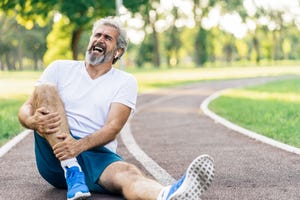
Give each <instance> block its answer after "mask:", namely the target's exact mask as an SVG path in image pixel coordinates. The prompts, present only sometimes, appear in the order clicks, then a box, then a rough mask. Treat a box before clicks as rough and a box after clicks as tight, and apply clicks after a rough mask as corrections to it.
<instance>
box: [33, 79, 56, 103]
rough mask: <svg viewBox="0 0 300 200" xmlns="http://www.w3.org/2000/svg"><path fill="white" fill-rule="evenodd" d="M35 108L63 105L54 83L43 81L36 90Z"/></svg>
mask: <svg viewBox="0 0 300 200" xmlns="http://www.w3.org/2000/svg"><path fill="white" fill-rule="evenodd" d="M34 104H35V108H39V107H41V106H47V107H48V106H50V107H58V106H60V105H62V101H61V99H60V96H59V93H58V90H57V88H56V86H55V85H54V84H49V83H43V84H40V85H38V86H36V87H35V90H34Z"/></svg>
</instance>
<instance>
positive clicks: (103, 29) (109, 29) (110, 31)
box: [94, 25, 118, 36]
mask: <svg viewBox="0 0 300 200" xmlns="http://www.w3.org/2000/svg"><path fill="white" fill-rule="evenodd" d="M94 33H102V34H106V35H111V36H117V35H118V30H117V29H116V28H115V27H113V26H110V25H101V26H99V27H98V28H96V30H95V32H94Z"/></svg>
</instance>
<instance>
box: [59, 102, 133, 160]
mask: <svg viewBox="0 0 300 200" xmlns="http://www.w3.org/2000/svg"><path fill="white" fill-rule="evenodd" d="M130 113H131V108H129V107H128V106H125V105H123V104H121V103H112V104H111V108H110V111H109V114H108V117H107V120H106V123H105V125H104V126H103V127H102V128H101V129H100V130H98V131H96V132H94V133H92V134H91V135H89V136H87V137H84V138H82V139H80V140H74V139H73V138H72V137H71V136H70V137H69V138H66V139H65V140H64V141H62V142H60V143H58V144H56V145H55V146H54V147H53V150H54V154H55V155H56V157H57V158H58V159H60V160H63V159H67V158H70V157H74V156H77V155H78V154H80V153H81V152H83V151H86V150H88V149H92V148H94V147H97V146H104V145H106V144H108V143H109V142H111V141H113V140H114V139H115V138H116V137H117V135H118V133H119V132H120V131H121V129H122V128H123V126H124V125H125V123H126V121H127V120H128V118H129V116H130Z"/></svg>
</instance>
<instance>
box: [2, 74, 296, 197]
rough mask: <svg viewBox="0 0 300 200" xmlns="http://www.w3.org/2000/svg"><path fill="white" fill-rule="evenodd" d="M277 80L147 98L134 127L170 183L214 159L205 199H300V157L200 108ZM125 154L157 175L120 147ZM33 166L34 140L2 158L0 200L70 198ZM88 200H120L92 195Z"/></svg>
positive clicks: (195, 87) (212, 85) (203, 86)
mask: <svg viewBox="0 0 300 200" xmlns="http://www.w3.org/2000/svg"><path fill="white" fill-rule="evenodd" d="M272 79H275V78H253V79H242V80H228V81H212V82H206V83H198V84H192V85H189V86H184V87H178V88H174V89H170V90H162V91H159V92H155V93H151V94H143V95H141V96H139V99H138V109H139V110H138V112H137V113H136V115H135V116H134V117H133V119H132V120H131V121H130V127H129V128H130V130H131V133H132V135H133V136H134V138H135V141H136V142H137V144H138V145H139V147H140V148H141V149H142V151H143V152H144V153H145V154H146V155H147V156H149V157H150V158H151V159H152V160H153V161H154V162H156V163H157V165H158V166H159V167H161V168H162V169H164V170H165V171H166V172H167V173H168V174H169V175H170V176H171V178H175V179H177V178H179V177H180V176H181V175H182V174H183V172H184V170H185V168H186V167H187V166H188V164H189V163H190V162H191V161H192V160H193V159H194V158H195V157H197V156H198V155H199V154H204V153H205V154H209V155H211V156H212V157H214V160H215V165H216V175H215V180H214V182H213V184H212V186H211V187H210V188H209V190H208V191H207V192H206V193H205V194H204V195H203V198H202V199H222V200H223V199H226V200H231V199H232V200H236V199H239V200H240V199H249V200H253V199H255V200H256V199H263V200H268V199H270V200H271V199H272V200H274V199H278V200H287V199H288V200H294V199H295V200H296V199H300V191H299V188H300V182H299V177H300V158H299V156H298V155H296V154H293V153H288V152H285V151H283V150H280V149H277V148H275V147H271V146H269V145H266V144H263V143H260V142H257V141H255V140H253V139H250V138H248V137H246V136H244V135H240V134H238V133H236V132H234V131H232V130H230V129H228V128H226V127H224V126H222V125H220V124H217V123H215V122H214V121H213V120H211V119H210V118H208V117H207V116H205V115H204V114H203V113H202V112H201V110H200V109H199V106H200V104H201V102H202V101H203V100H204V99H205V98H207V97H208V96H209V95H211V94H213V93H215V92H216V91H219V90H222V89H225V88H232V87H241V86H246V85H253V84H260V83H263V82H265V81H270V80H272ZM145 105H146V106H145ZM119 153H120V154H121V155H122V156H123V157H124V158H125V159H126V160H127V161H129V162H132V163H134V164H136V165H138V166H139V167H140V168H142V169H143V170H144V172H145V173H146V174H147V175H149V176H153V175H152V174H151V173H149V172H148V171H147V170H146V169H145V168H144V166H143V165H142V164H141V163H139V162H138V161H137V160H136V158H135V157H134V156H133V155H132V154H131V153H130V152H129V151H128V150H127V148H126V147H125V145H124V143H123V142H122V140H120V148H119ZM34 159H35V158H34V153H33V137H32V135H29V136H27V137H26V138H25V139H24V140H22V141H21V142H20V143H19V144H17V145H16V146H15V147H14V148H13V149H11V150H10V151H9V152H8V153H7V154H5V155H4V156H2V157H0V184H1V187H0V193H1V195H0V199H1V200H2V199H3V200H4V199H32V200H33V199H49V200H50V199H51V200H52V199H53V200H54V199H65V192H66V191H65V190H58V189H54V188H53V187H52V186H50V185H49V184H47V183H46V182H45V181H44V180H43V179H42V178H41V177H40V176H39V174H38V172H37V169H36V167H35V161H34ZM163 178H164V177H162V179H163ZM166 178H170V177H166ZM168 181H169V180H166V182H168ZM90 199H102V200H112V199H122V198H120V197H111V196H107V195H99V194H93V196H92V198H90Z"/></svg>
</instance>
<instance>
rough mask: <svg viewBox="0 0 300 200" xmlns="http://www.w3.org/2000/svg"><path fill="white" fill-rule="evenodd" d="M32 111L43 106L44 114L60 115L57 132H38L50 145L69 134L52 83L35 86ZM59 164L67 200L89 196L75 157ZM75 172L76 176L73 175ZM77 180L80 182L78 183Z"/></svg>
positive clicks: (61, 106) (60, 104) (65, 119)
mask: <svg viewBox="0 0 300 200" xmlns="http://www.w3.org/2000/svg"><path fill="white" fill-rule="evenodd" d="M33 106H34V111H35V110H37V109H39V108H42V107H44V108H45V109H46V111H45V115H46V114H48V113H53V112H57V113H58V114H59V116H60V124H59V129H58V131H57V132H55V133H52V134H45V133H38V134H40V135H41V136H42V137H44V138H46V140H47V141H48V142H49V144H50V146H51V147H52V148H53V146H54V145H56V144H57V143H59V142H61V141H63V140H64V138H66V137H67V136H68V135H69V134H70V130H69V126H68V121H67V117H66V114H65V110H64V105H63V102H62V100H61V98H60V96H59V94H58V91H57V89H56V87H55V86H54V85H51V84H42V85H39V86H37V87H36V88H35V90H34V93H33ZM61 166H62V168H63V169H64V171H65V176H66V182H67V185H68V193H67V199H68V200H76V199H83V198H85V197H89V196H90V195H91V194H90V192H89V189H88V187H87V186H86V184H85V177H84V173H83V172H82V170H81V167H80V165H79V164H78V162H77V159H76V158H70V159H67V160H63V161H61ZM74 174H76V176H74ZM77 182H80V184H78V183H77Z"/></svg>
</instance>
